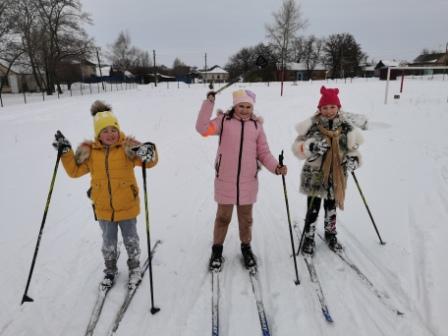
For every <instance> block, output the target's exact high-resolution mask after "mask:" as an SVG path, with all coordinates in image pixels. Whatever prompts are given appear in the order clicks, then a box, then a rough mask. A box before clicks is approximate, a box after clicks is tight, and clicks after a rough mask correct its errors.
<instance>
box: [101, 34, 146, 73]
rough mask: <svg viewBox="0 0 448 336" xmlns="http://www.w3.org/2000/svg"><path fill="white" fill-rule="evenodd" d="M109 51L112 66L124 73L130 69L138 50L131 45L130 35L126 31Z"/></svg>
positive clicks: (119, 35)
mask: <svg viewBox="0 0 448 336" xmlns="http://www.w3.org/2000/svg"><path fill="white" fill-rule="evenodd" d="M109 51H110V53H109V59H110V61H111V63H112V65H113V66H114V68H115V69H116V70H118V71H120V72H122V73H124V72H125V71H126V70H129V69H130V67H131V65H132V63H133V61H134V60H135V56H136V52H137V50H136V48H134V47H132V45H131V37H130V36H129V33H128V32H124V31H121V32H120V33H119V34H118V37H117V39H116V40H115V42H113V43H112V45H110V46H109ZM148 57H149V55H148Z"/></svg>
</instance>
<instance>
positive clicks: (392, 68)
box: [384, 66, 448, 104]
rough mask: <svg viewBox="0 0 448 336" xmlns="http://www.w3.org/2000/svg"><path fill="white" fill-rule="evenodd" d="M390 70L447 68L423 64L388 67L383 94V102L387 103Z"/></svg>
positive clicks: (447, 68) (446, 68)
mask: <svg viewBox="0 0 448 336" xmlns="http://www.w3.org/2000/svg"><path fill="white" fill-rule="evenodd" d="M391 70H403V71H404V70H448V66H432V67H430V66H428V67H424V66H420V67H412V66H407V67H389V68H387V79H386V92H385V95H384V104H387V98H388V94H389V80H390V71H391Z"/></svg>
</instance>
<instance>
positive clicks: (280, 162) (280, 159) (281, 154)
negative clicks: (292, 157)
mask: <svg viewBox="0 0 448 336" xmlns="http://www.w3.org/2000/svg"><path fill="white" fill-rule="evenodd" d="M278 163H279V164H280V166H282V167H283V149H282V152H281V153H280V155H279V156H278Z"/></svg>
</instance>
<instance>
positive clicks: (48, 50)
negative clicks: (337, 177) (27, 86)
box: [16, 0, 93, 94]
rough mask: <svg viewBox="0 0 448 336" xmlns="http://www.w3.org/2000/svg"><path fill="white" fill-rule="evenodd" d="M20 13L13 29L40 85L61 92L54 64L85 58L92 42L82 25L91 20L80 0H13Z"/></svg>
mask: <svg viewBox="0 0 448 336" xmlns="http://www.w3.org/2000/svg"><path fill="white" fill-rule="evenodd" d="M16 2H17V3H18V6H19V12H20V16H19V19H18V22H17V28H16V32H17V33H18V34H20V36H21V39H22V47H23V49H24V50H25V52H26V54H27V56H28V62H29V65H30V67H31V68H32V71H33V74H34V77H35V79H36V82H37V84H38V85H39V87H41V88H43V87H45V89H46V91H47V94H52V93H53V92H54V89H55V85H57V86H58V90H59V91H60V92H61V88H60V85H59V80H58V77H57V71H56V69H57V67H58V66H59V65H60V64H61V63H62V62H63V61H64V60H65V59H68V58H78V59H80V58H88V57H89V56H90V52H91V50H92V48H93V42H92V40H91V39H89V38H88V36H87V34H86V32H85V31H84V29H83V28H82V24H83V23H90V22H91V20H90V17H89V15H88V14H86V13H84V12H83V11H82V7H81V2H80V0H16Z"/></svg>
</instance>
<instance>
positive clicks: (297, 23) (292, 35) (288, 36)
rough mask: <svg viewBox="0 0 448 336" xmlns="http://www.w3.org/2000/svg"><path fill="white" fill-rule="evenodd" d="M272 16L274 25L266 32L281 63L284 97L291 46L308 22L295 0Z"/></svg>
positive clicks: (267, 27) (286, 1)
mask: <svg viewBox="0 0 448 336" xmlns="http://www.w3.org/2000/svg"><path fill="white" fill-rule="evenodd" d="M272 15H273V17H274V23H273V24H272V25H266V32H267V37H268V38H269V40H270V41H271V43H272V45H273V47H274V50H275V51H276V52H277V53H278V55H279V59H280V62H281V65H280V66H281V70H282V89H281V95H283V80H284V72H285V64H286V62H287V61H288V60H289V58H290V56H291V46H292V44H293V42H294V40H295V39H296V38H297V36H296V34H297V32H298V31H300V30H301V29H303V28H305V26H306V25H307V21H306V20H305V19H303V18H302V13H301V10H300V5H298V4H297V3H296V1H295V0H284V1H283V3H282V6H281V8H280V10H279V11H278V12H275V13H273V14H272Z"/></svg>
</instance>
